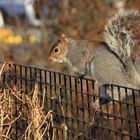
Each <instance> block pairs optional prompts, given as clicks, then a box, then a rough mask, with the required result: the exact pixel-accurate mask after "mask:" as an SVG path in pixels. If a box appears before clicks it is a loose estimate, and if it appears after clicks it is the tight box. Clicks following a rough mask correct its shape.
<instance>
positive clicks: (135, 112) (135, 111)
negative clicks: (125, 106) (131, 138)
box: [132, 90, 139, 137]
mask: <svg viewBox="0 0 140 140" xmlns="http://www.w3.org/2000/svg"><path fill="white" fill-rule="evenodd" d="M132 96H133V97H132V98H133V104H134V115H135V122H136V123H135V125H136V136H138V137H139V130H138V129H139V127H138V123H137V121H138V118H137V116H138V114H137V110H136V107H135V105H136V101H135V92H134V90H132Z"/></svg>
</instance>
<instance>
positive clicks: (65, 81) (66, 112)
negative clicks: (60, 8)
mask: <svg viewBox="0 0 140 140" xmlns="http://www.w3.org/2000/svg"><path fill="white" fill-rule="evenodd" d="M63 80H64V94H65V95H64V96H65V116H66V124H68V107H69V105H68V95H67V94H68V93H67V77H66V75H63Z"/></svg>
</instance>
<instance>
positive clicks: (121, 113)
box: [118, 86, 124, 139]
mask: <svg viewBox="0 0 140 140" xmlns="http://www.w3.org/2000/svg"><path fill="white" fill-rule="evenodd" d="M118 93H119V94H118V97H119V98H118V99H119V105H120V119H121V126H120V127H121V131H122V132H123V118H122V117H123V109H122V103H121V100H122V99H121V91H120V87H119V86H118ZM123 138H124V135H123V134H122V139H123Z"/></svg>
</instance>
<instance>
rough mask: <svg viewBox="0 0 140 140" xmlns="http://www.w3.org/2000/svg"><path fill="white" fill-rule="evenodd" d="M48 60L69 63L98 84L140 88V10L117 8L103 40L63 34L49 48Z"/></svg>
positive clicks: (80, 73)
mask: <svg viewBox="0 0 140 140" xmlns="http://www.w3.org/2000/svg"><path fill="white" fill-rule="evenodd" d="M49 61H50V62H51V63H67V64H68V66H69V67H70V68H71V69H72V70H73V71H74V72H76V74H77V76H78V77H83V76H85V75H87V74H89V75H91V76H92V78H93V79H95V80H96V81H97V83H98V85H99V87H100V86H102V85H104V84H115V85H120V86H125V87H129V88H134V89H138V90H139V89H140V12H139V11H132V10H126V11H123V12H121V13H120V12H118V13H117V14H116V15H115V16H114V17H112V18H111V19H110V20H109V21H108V23H107V24H106V25H105V27H104V39H103V40H101V41H93V42H90V41H88V40H76V39H73V38H70V37H67V36H66V35H64V34H62V35H61V36H60V38H59V39H58V41H57V42H56V43H55V44H54V45H53V46H52V48H51V50H50V55H49ZM102 91H104V89H102ZM114 98H115V97H114ZM116 98H117V97H116Z"/></svg>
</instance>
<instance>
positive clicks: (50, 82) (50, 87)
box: [49, 71, 53, 108]
mask: <svg viewBox="0 0 140 140" xmlns="http://www.w3.org/2000/svg"><path fill="white" fill-rule="evenodd" d="M49 80H50V81H49V84H50V86H49V89H50V95H49V98H50V101H51V104H50V105H51V108H52V107H53V106H52V105H53V103H52V99H51V98H52V76H51V72H50V71H49Z"/></svg>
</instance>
